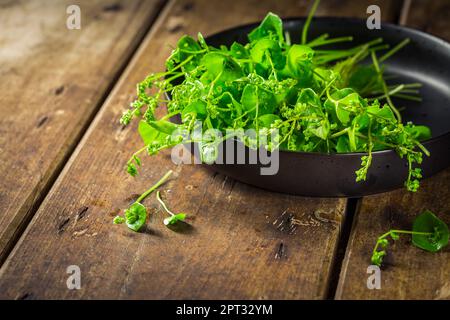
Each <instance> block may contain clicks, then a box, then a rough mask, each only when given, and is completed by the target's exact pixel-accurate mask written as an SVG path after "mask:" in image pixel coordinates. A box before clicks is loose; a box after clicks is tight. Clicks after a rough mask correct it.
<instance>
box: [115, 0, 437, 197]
mask: <svg viewBox="0 0 450 320" xmlns="http://www.w3.org/2000/svg"><path fill="white" fill-rule="evenodd" d="M316 7H317V2H316V3H315V5H314V6H313V9H312V10H311V12H310V14H309V16H308V19H307V21H306V23H305V25H304V27H303V30H302V37H301V39H290V35H289V33H288V32H285V31H284V30H283V23H282V20H281V19H280V18H279V17H278V16H277V15H275V14H273V13H269V14H268V15H267V16H266V17H265V19H264V20H263V21H262V22H261V24H260V25H259V26H258V27H257V28H255V29H254V30H252V31H251V32H250V33H249V34H248V43H246V44H240V43H237V42H235V43H233V44H232V45H231V46H229V47H228V46H225V45H222V46H220V47H218V48H216V47H213V46H210V45H208V44H207V43H206V41H205V39H204V38H203V36H202V35H201V34H200V33H199V34H198V37H197V39H193V38H192V37H189V36H183V37H182V38H181V39H179V41H178V44H177V47H176V48H175V49H174V50H173V52H172V54H171V55H170V57H168V59H167V61H166V71H165V72H160V73H154V74H150V75H149V76H148V77H147V78H146V79H145V80H144V81H142V82H141V83H139V84H138V86H137V95H138V97H137V100H136V101H134V102H133V103H132V104H131V108H130V109H128V110H127V111H126V112H125V113H124V114H123V116H122V118H121V123H122V124H123V125H127V124H128V123H129V122H130V121H131V120H132V118H134V117H139V118H141V120H140V123H139V133H140V134H141V137H142V138H143V140H144V143H145V146H144V147H143V148H142V149H140V150H138V151H137V152H136V153H134V154H133V155H132V157H131V158H130V160H129V161H128V165H127V171H128V172H129V173H130V174H131V175H136V174H137V166H139V165H140V164H141V160H140V158H139V154H141V153H142V152H147V153H149V154H156V153H158V151H160V150H162V149H166V148H171V147H174V146H176V145H178V144H181V143H186V140H183V138H182V136H186V133H187V134H188V136H189V134H191V133H193V132H194V130H202V131H203V132H205V131H207V130H208V129H216V130H217V131H218V132H221V133H222V134H223V137H222V138H221V139H217V137H211V135H201V136H200V137H199V138H197V139H196V138H190V140H189V141H193V142H197V143H198V144H199V146H200V154H201V158H202V160H203V161H205V162H208V163H210V162H212V161H214V159H215V157H216V156H217V152H214V150H216V149H217V145H218V143H220V142H221V141H223V140H225V139H228V138H230V135H229V134H226V133H227V132H230V131H232V132H233V135H232V136H233V138H235V139H239V140H240V141H242V142H243V143H244V144H245V145H247V146H248V147H250V148H254V149H256V148H265V149H267V150H269V151H273V150H275V149H277V148H279V149H280V150H289V151H302V152H322V153H348V152H364V153H365V155H363V156H362V158H361V167H360V168H355V170H356V181H361V180H365V179H366V176H367V171H368V170H369V168H370V165H371V162H372V153H373V152H374V151H377V150H383V149H394V150H395V151H396V152H397V153H398V155H399V157H402V158H405V159H406V160H407V162H408V165H409V174H408V177H407V180H406V182H405V185H406V187H407V189H408V190H410V191H417V189H418V187H419V179H420V178H421V169H420V167H418V166H419V165H420V163H421V161H422V155H423V154H425V155H429V153H428V151H427V150H426V148H425V147H424V146H423V145H422V144H421V143H420V141H422V140H424V139H428V138H430V136H431V132H430V129H429V128H428V127H426V126H418V125H414V124H412V123H403V122H402V117H401V114H400V112H399V110H398V109H397V108H396V107H395V106H394V104H393V103H392V99H391V98H392V97H400V98H404V99H413V100H414V99H419V98H418V97H417V93H418V91H417V88H418V87H420V84H417V83H410V84H394V85H392V84H391V85H387V84H386V81H385V77H384V66H383V63H384V62H385V61H386V60H387V59H388V58H389V57H390V56H391V55H392V54H394V53H395V52H396V51H398V50H400V49H401V48H402V47H403V46H405V45H406V44H407V43H408V39H405V40H404V41H403V42H401V43H399V44H398V45H396V46H395V47H393V48H391V49H389V50H388V49H387V48H388V46H387V45H386V44H383V41H382V39H376V40H373V41H370V42H367V43H365V44H362V45H357V46H354V47H353V48H351V49H345V50H343V49H326V50H325V49H323V46H325V45H327V48H329V47H330V46H329V45H330V44H335V43H341V42H349V41H352V37H351V36H349V37H339V38H330V37H329V35H328V34H323V35H321V36H319V37H317V38H315V39H308V36H307V35H308V28H309V26H310V23H311V19H312V16H313V15H314V11H315V8H316ZM294 40H298V43H296V41H294ZM363 60H366V61H367V60H369V61H370V63H364V64H363V63H362V61H363ZM166 94H168V95H170V96H171V99H170V100H167V96H166ZM163 104H166V105H167V109H168V114H167V115H166V116H164V117H162V118H159V119H157V117H156V116H155V111H156V109H157V108H158V107H160V106H161V105H163ZM174 115H179V116H180V117H181V124H175V123H172V122H170V121H169V119H170V118H171V117H172V116H174ZM199 123H201V125H200V128H199V125H198V124H199ZM247 129H254V130H256V132H258V135H257V137H255V136H250V135H247V134H246V133H245V132H246V130H247ZM174 132H183V135H182V134H178V135H177V134H174ZM260 135H265V136H270V137H271V138H270V139H258V136H260Z"/></svg>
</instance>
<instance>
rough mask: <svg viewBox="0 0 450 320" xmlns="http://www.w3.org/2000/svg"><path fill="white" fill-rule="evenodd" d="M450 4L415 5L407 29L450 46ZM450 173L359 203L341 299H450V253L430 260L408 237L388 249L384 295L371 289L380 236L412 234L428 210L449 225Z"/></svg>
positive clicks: (441, 0)
mask: <svg viewBox="0 0 450 320" xmlns="http://www.w3.org/2000/svg"><path fill="white" fill-rule="evenodd" d="M449 9H450V1H447V0H438V1H423V0H413V1H412V2H411V6H410V10H409V14H408V17H407V19H406V21H405V23H404V24H405V25H407V26H411V27H414V28H417V29H421V30H423V31H426V32H429V33H432V34H434V35H436V36H439V37H441V38H443V39H445V40H447V41H450V33H449V30H450V20H449V16H448V13H449V12H450V10H449ZM449 195H450V169H447V170H445V171H444V172H442V173H440V174H438V175H436V176H434V177H432V178H430V179H427V180H425V181H424V182H423V186H422V187H421V189H420V191H419V192H417V193H416V194H411V193H409V192H407V191H405V190H396V191H394V192H389V193H385V194H380V195H375V196H370V197H365V198H363V199H362V201H361V203H360V207H359V210H358V211H357V213H356V216H355V220H354V223H353V230H352V232H351V235H350V240H349V244H348V248H347V252H346V256H345V259H344V262H343V268H342V272H341V277H340V282H339V285H338V289H337V293H336V298H339V299H450V248H449V247H447V248H445V249H444V250H442V251H441V252H439V253H436V254H431V253H428V252H424V251H421V250H420V249H418V248H416V247H413V246H411V241H410V239H409V237H403V239H402V240H401V241H398V242H396V243H395V245H393V246H392V247H390V248H389V249H388V254H389V256H388V257H387V258H386V260H385V261H386V267H385V268H384V269H382V272H381V280H382V284H381V289H380V290H369V289H367V286H366V281H367V277H368V276H369V274H367V273H366V272H367V267H368V265H370V254H371V251H372V249H373V246H374V245H375V242H376V239H377V237H378V236H379V235H381V234H383V233H384V232H387V231H388V230H389V229H392V228H393V229H403V228H406V229H409V228H411V225H412V221H414V218H415V217H416V216H417V214H418V213H420V212H422V211H423V210H425V209H429V210H431V211H433V212H434V213H436V214H437V215H438V216H439V217H440V218H441V219H442V220H444V221H445V222H446V223H447V224H449V223H450V202H449V200H448V197H449Z"/></svg>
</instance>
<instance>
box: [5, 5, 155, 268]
mask: <svg viewBox="0 0 450 320" xmlns="http://www.w3.org/2000/svg"><path fill="white" fill-rule="evenodd" d="M72 3H73V2H72V1H68V0H67V1H66V0H62V1H52V0H48V1H2V2H0V47H1V48H0V79H1V81H0V92H1V94H0V106H1V107H0V177H1V179H0V213H1V214H0V262H2V261H3V259H4V258H5V255H6V254H7V253H8V251H9V249H10V247H11V246H12V245H13V244H14V243H15V241H16V239H17V237H18V236H20V233H21V232H22V231H23V229H24V227H25V226H26V224H27V223H28V222H29V219H30V218H31V215H32V214H33V213H34V212H35V210H36V206H37V205H38V204H39V202H40V201H41V200H42V198H43V196H45V194H46V192H47V191H48V189H49V187H50V186H51V184H52V183H53V182H54V179H55V178H56V176H57V174H58V173H59V171H60V169H61V167H62V165H63V164H64V162H65V161H66V160H67V157H68V156H69V155H70V153H71V152H72V151H73V148H74V147H75V145H76V143H77V142H78V140H79V139H80V137H81V134H82V133H83V132H84V131H85V128H86V126H87V125H88V124H89V122H90V121H91V120H92V116H93V115H94V114H95V112H96V111H97V110H98V107H99V106H100V104H101V102H102V100H103V97H104V95H105V93H106V92H107V90H108V88H109V87H110V86H111V85H112V83H114V82H115V80H116V78H117V76H118V74H120V72H121V70H122V69H123V66H124V65H126V62H127V60H128V57H129V56H130V54H131V53H132V52H133V51H134V48H136V46H137V45H138V44H139V42H140V41H141V39H142V37H143V36H144V35H145V32H146V31H147V29H148V27H149V25H150V24H151V22H152V20H153V18H154V16H155V15H156V14H157V12H158V8H159V7H160V4H161V1H160V0H150V1H144V0H133V1H122V0H121V1H116V2H114V3H112V2H111V1H108V0H104V1H102V0H98V1H85V2H84V3H83V6H82V10H81V29H80V30H68V29H67V28H66V18H67V17H68V15H67V14H66V8H67V7H68V6H69V5H70V4H72ZM144 4H145V5H144Z"/></svg>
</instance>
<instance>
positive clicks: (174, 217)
mask: <svg viewBox="0 0 450 320" xmlns="http://www.w3.org/2000/svg"><path fill="white" fill-rule="evenodd" d="M156 198H157V199H158V201H159V203H161V206H162V207H163V208H164V210H165V211H166V212H167V213H168V214H169V215H170V217H168V218H165V219H164V224H165V225H166V226H168V225H173V224H175V223H177V222H178V221H184V220H185V219H186V214H185V213H173V212H172V211H170V210H169V209H168V208H167V206H166V204H165V203H164V201H163V200H162V199H161V195H160V194H159V191H158V192H157V193H156Z"/></svg>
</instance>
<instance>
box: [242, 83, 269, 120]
mask: <svg viewBox="0 0 450 320" xmlns="http://www.w3.org/2000/svg"><path fill="white" fill-rule="evenodd" d="M241 104H242V107H243V109H244V110H245V111H248V112H249V114H251V115H252V116H253V117H255V115H256V113H257V114H258V116H261V115H263V114H270V113H273V112H274V111H275V109H276V107H277V100H276V98H275V96H274V94H273V93H272V92H270V91H267V90H265V89H262V88H259V87H257V86H255V85H253V84H247V85H246V86H245V88H244V91H243V92H242V97H241Z"/></svg>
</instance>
